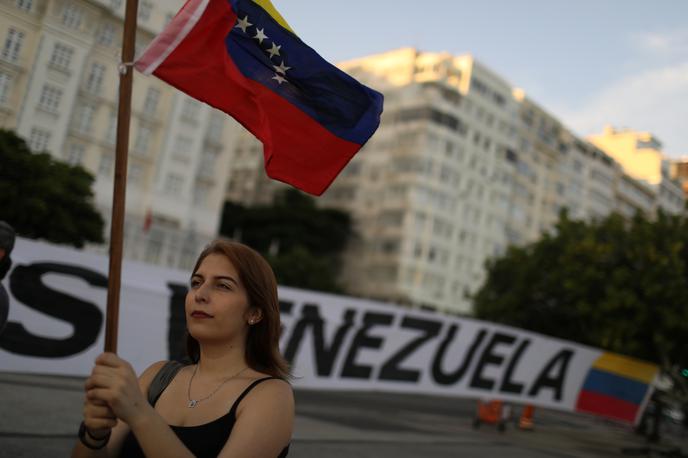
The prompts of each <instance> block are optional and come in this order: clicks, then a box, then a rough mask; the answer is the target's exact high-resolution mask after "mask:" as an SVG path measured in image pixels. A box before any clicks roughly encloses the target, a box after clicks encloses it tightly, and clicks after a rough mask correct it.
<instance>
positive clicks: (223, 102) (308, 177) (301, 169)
mask: <svg viewBox="0 0 688 458" xmlns="http://www.w3.org/2000/svg"><path fill="white" fill-rule="evenodd" d="M235 20H236V14H235V13H234V12H233V11H232V9H231V7H230V5H229V2H212V1H211V2H210V3H209V5H208V8H207V9H206V11H205V13H204V14H203V16H202V18H201V20H200V21H199V23H198V24H197V25H196V27H194V28H193V29H192V30H191V31H190V33H189V35H188V36H187V37H186V39H184V40H183V41H182V42H181V43H179V45H178V46H177V48H176V49H175V50H174V51H173V52H172V53H171V54H170V55H169V57H168V58H167V59H165V61H164V63H163V64H162V65H161V66H160V67H158V68H157V69H156V70H155V71H154V74H155V75H156V76H158V77H159V78H161V79H163V80H165V81H167V82H168V83H170V84H172V85H174V86H175V87H177V88H178V89H180V90H182V91H184V92H186V93H187V94H189V95H191V96H192V97H195V98H198V99H199V100H203V101H204V102H206V103H208V104H209V105H212V106H214V107H215V108H218V109H220V110H222V111H224V112H225V113H228V114H230V115H231V116H233V117H234V118H235V119H236V120H237V121H239V122H240V123H241V124H242V125H243V126H244V127H246V128H247V129H248V130H249V131H251V133H253V135H255V136H256V137H258V138H259V139H260V140H261V141H262V142H263V145H264V147H265V150H264V151H265V153H264V154H265V168H266V171H267V173H268V175H269V176H270V177H272V178H274V179H277V180H280V181H285V182H288V183H290V184H292V185H295V186H297V187H298V188H301V189H302V190H304V191H306V192H309V193H311V194H315V195H320V194H322V193H323V191H324V190H325V189H327V187H328V186H329V185H330V183H331V182H332V181H333V180H334V179H335V178H336V176H337V174H338V173H339V171H340V170H341V169H342V167H344V166H345V165H346V164H347V163H348V162H349V160H350V159H351V158H352V157H353V155H354V154H356V152H357V151H358V149H360V145H357V144H355V143H352V142H349V141H346V140H343V139H341V138H339V137H337V136H336V135H334V134H332V133H331V132H329V131H328V130H327V129H325V128H324V127H322V126H321V125H320V124H319V123H318V122H316V121H315V120H314V119H313V118H311V117H310V116H308V115H307V114H305V113H304V112H303V111H301V110H300V109H298V108H297V107H295V106H294V105H292V104H290V103H289V102H288V101H287V100H285V99H283V98H282V97H280V96H279V95H277V94H276V93H274V92H273V91H271V90H270V89H268V88H266V87H265V86H263V85H261V84H260V83H257V82H255V81H253V80H250V79H248V78H246V77H244V76H243V75H242V74H241V72H240V71H239V70H238V68H237V67H236V65H235V64H234V62H233V61H232V60H231V59H230V57H229V55H228V53H227V51H226V49H225V48H224V47H225V37H226V36H227V34H228V33H229V32H230V30H231V28H232V26H233V24H234V22H235ZM199 71H200V73H199ZM200 74H202V80H199V75H200ZM285 121H287V122H285Z"/></svg>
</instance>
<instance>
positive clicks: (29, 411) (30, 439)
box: [0, 373, 688, 458]
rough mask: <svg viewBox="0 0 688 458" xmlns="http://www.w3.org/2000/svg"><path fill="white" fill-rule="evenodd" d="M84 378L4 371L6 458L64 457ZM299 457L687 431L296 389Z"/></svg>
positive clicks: (544, 445)
mask: <svg viewBox="0 0 688 458" xmlns="http://www.w3.org/2000/svg"><path fill="white" fill-rule="evenodd" d="M82 386H83V381H82V379H80V378H71V377H55V376H37V375H25V374H9V373H0V397H1V399H2V400H3V401H2V408H0V458H10V457H11V458H18V457H30V458H36V457H63V456H69V450H70V449H71V447H72V444H73V443H74V440H75V431H76V428H77V425H78V424H79V421H80V419H81V418H80V417H81V412H80V411H81V404H82V391H81V390H82ZM296 400H297V418H296V428H295V434H294V440H293V442H292V446H291V453H290V457H291V456H293V457H297V458H299V457H301V458H310V457H318V458H320V457H333V458H340V457H363V458H367V457H371V458H372V457H376V458H377V457H382V458H384V457H394V458H407V457H408V458H410V457H439V458H444V457H480V458H485V457H514V458H526V457H528V458H531V457H532V458H540V457H561V458H574V457H613V456H631V455H630V452H631V451H632V450H629V451H628V452H629V453H626V454H625V455H624V454H623V453H622V449H624V448H627V449H635V450H636V451H637V452H638V453H637V454H635V456H678V455H660V454H659V453H658V452H659V451H660V450H663V451H666V450H668V449H670V448H675V447H682V450H683V452H684V453H686V454H687V455H688V437H686V436H688V434H682V435H681V432H680V431H679V430H678V428H676V429H675V430H671V431H667V433H666V434H665V438H664V439H663V441H662V443H660V444H659V445H658V446H654V448H653V449H654V451H655V453H652V454H648V453H640V452H641V451H642V450H641V449H642V448H643V447H646V444H645V442H644V441H643V440H642V439H641V438H639V437H638V436H636V435H634V434H633V433H632V432H631V431H630V429H629V428H627V427H625V426H621V425H618V424H614V423H611V422H607V421H604V420H600V419H597V418H594V417H588V416H583V415H575V414H567V413H561V412H554V411H543V410H538V411H537V413H536V420H537V425H538V426H537V429H536V430H535V431H532V432H525V431H519V430H517V429H515V428H514V427H513V426H512V425H509V427H508V428H507V431H506V432H504V433H499V432H498V431H497V430H496V429H495V428H494V427H492V426H487V425H483V426H482V427H481V428H480V429H478V430H474V429H473V428H472V426H471V422H472V417H473V412H474V406H475V403H474V401H471V400H465V399H446V398H438V397H431V396H410V395H398V394H386V393H330V392H320V391H297V392H296Z"/></svg>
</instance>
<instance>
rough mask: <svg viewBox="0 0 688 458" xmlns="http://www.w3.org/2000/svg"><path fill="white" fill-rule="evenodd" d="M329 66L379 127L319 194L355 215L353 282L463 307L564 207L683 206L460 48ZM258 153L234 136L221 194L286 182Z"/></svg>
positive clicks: (398, 298) (421, 301) (427, 303)
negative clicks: (374, 108) (497, 264)
mask: <svg viewBox="0 0 688 458" xmlns="http://www.w3.org/2000/svg"><path fill="white" fill-rule="evenodd" d="M340 67H341V68H342V69H343V70H345V71H346V72H347V73H349V74H351V75H352V76H354V77H355V78H357V79H359V80H360V81H362V82H364V83H365V84H368V85H370V86H372V87H374V88H376V89H377V90H380V91H381V92H383V94H384V95H385V109H384V113H383V115H382V122H381V125H380V128H379V130H378V131H377V133H376V134H375V135H374V136H373V137H372V138H371V140H370V141H369V142H368V143H367V144H366V145H365V147H364V148H363V149H362V150H361V152H359V154H357V155H356V156H355V157H354V158H353V159H352V161H351V162H350V163H349V164H348V165H347V167H346V168H345V169H344V170H343V171H342V173H341V175H340V176H339V177H338V178H337V179H336V180H335V182H334V183H333V184H332V186H331V187H330V189H328V190H327V191H326V192H325V194H323V196H321V197H320V198H319V199H318V203H319V205H322V206H329V207H336V208H340V209H343V210H346V211H348V212H350V213H351V214H352V215H353V216H354V221H355V227H356V231H357V233H358V237H357V238H356V239H355V240H354V242H353V243H352V245H351V246H350V247H349V249H348V252H347V255H346V259H345V265H344V269H343V272H342V278H341V280H342V281H343V283H344V284H345V286H346V288H347V289H348V290H349V291H350V292H352V293H354V294H358V295H361V296H365V297H370V298H376V299H383V300H389V301H394V302H396V303H398V304H401V305H406V306H411V307H421V308H427V309H433V310H442V311H446V312H453V313H467V312H469V311H470V307H471V303H470V299H469V296H470V294H471V293H473V292H475V291H476V289H477V288H479V287H480V285H481V283H482V282H483V280H484V275H485V272H484V263H485V261H486V260H487V259H489V258H491V257H493V256H499V255H500V254H502V253H503V252H504V251H505V249H506V247H507V246H509V245H519V244H524V243H529V242H533V241H535V240H537V239H538V238H539V237H541V235H542V233H543V232H545V231H551V230H552V229H553V226H554V224H555V223H556V221H557V220H558V219H559V215H560V213H561V211H562V210H566V211H567V212H568V214H569V216H570V217H571V218H576V219H595V218H602V217H604V216H606V215H608V214H609V213H611V212H613V211H618V212H620V213H622V214H624V215H627V216H631V215H633V214H635V212H637V211H641V212H644V213H646V214H648V215H652V214H653V213H654V212H655V211H656V209H657V208H659V207H662V208H666V209H669V210H670V211H671V212H678V211H680V210H679V207H681V208H682V205H683V203H682V202H683V201H680V202H679V200H677V196H676V192H675V190H676V183H675V182H673V181H671V180H668V181H667V180H663V179H660V181H659V183H661V186H657V185H652V184H651V183H648V182H647V181H646V180H643V177H641V176H639V175H637V174H634V173H633V170H629V169H627V168H626V167H624V165H623V163H622V162H621V161H619V160H617V156H616V155H613V154H612V152H610V151H609V149H608V148H606V147H602V146H603V145H597V144H595V143H593V142H588V141H586V140H583V139H580V138H577V137H576V136H575V135H574V134H573V133H572V132H571V131H570V130H569V129H567V128H566V127H565V126H564V125H563V124H562V122H561V121H560V120H558V119H557V118H556V117H555V116H554V115H552V114H551V113H548V112H547V111H546V110H545V109H544V108H542V107H540V106H539V105H538V104H537V103H535V102H534V101H533V100H531V99H530V98H529V97H528V96H527V95H526V94H525V92H524V91H523V90H520V89H515V88H513V87H512V86H511V85H510V84H509V83H507V82H506V81H504V80H503V79H502V78H501V77H500V76H499V75H496V74H495V73H494V72H492V71H491V70H489V69H488V68H486V67H485V66H484V65H482V64H481V63H480V62H477V61H476V60H475V59H474V58H473V57H472V56H470V55H463V56H453V55H450V54H447V53H426V52H419V51H418V50H415V49H411V48H404V49H399V50H394V51H389V52H386V53H382V54H378V55H374V56H368V57H364V58H361V59H355V60H352V61H349V62H344V63H341V64H340ZM261 151H262V148H261V146H260V144H259V143H258V142H257V141H256V140H255V139H253V138H252V137H251V136H250V135H248V134H242V135H240V136H239V140H238V142H237V147H236V150H235V151H234V155H233V159H232V165H233V167H232V171H231V173H230V180H229V183H228V188H227V198H228V200H232V201H236V202H243V203H245V204H256V203H262V204H264V203H268V202H269V201H270V200H271V199H272V197H273V195H274V193H275V192H276V191H277V190H279V189H282V188H283V187H284V186H285V185H283V184H281V183H278V182H274V181H270V180H268V179H267V178H265V174H264V172H263V170H262V168H263V158H262V154H260V152H261ZM654 164H655V165H658V166H661V167H664V169H666V166H665V165H661V164H663V163H662V162H661V161H660V162H655V163H654ZM640 169H642V170H644V167H640ZM663 173H665V172H662V171H661V170H659V171H658V174H659V177H660V178H661V177H662V176H663V175H662V174H663ZM668 193H670V194H671V196H672V198H671V199H669V198H666V196H665V194H668Z"/></svg>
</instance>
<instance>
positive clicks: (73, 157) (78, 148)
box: [65, 143, 84, 165]
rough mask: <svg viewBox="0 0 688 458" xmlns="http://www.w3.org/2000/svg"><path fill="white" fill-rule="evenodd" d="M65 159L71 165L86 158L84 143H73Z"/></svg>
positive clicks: (77, 163) (79, 162)
mask: <svg viewBox="0 0 688 458" xmlns="http://www.w3.org/2000/svg"><path fill="white" fill-rule="evenodd" d="M65 160H66V161H67V163H68V164H69V165H79V164H81V162H82V161H83V160H84V145H82V144H81V143H72V144H71V145H69V149H68V150H67V155H66V156H65Z"/></svg>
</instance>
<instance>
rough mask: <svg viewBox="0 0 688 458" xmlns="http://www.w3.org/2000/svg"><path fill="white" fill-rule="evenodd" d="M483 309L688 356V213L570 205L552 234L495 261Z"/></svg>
mask: <svg viewBox="0 0 688 458" xmlns="http://www.w3.org/2000/svg"><path fill="white" fill-rule="evenodd" d="M473 299H474V301H475V302H474V305H475V313H476V315H477V316H478V317H479V318H482V319H487V320H491V321H496V322H500V323H505V324H510V325H513V326H517V327H521V328H525V329H530V330H532V331H536V332H541V333H544V334H548V335H551V336H555V337H560V338H563V339H568V340H573V341H576V342H580V343H583V344H588V345H593V346H596V347H601V348H604V349H606V350H609V351H613V352H617V353H621V354H626V355H630V356H635V357H638V358H642V359H646V360H650V361H654V362H656V363H659V364H662V365H663V366H664V367H669V366H670V365H671V364H672V363H673V364H682V365H683V366H685V365H686V364H688V220H687V219H686V218H685V217H682V216H669V215H666V214H664V213H660V214H659V215H658V216H657V218H656V219H655V220H653V221H650V220H648V219H646V218H645V217H643V216H640V215H637V216H636V217H634V218H633V219H632V220H630V221H628V220H625V219H624V218H623V217H621V216H620V215H617V214H613V215H610V216H609V217H607V218H605V219H603V220H600V221H597V222H594V223H584V222H581V221H572V220H570V219H569V218H568V217H567V215H566V214H565V213H564V214H562V216H561V219H560V221H559V223H558V224H557V226H556V230H555V232H554V234H548V235H545V236H544V237H543V238H542V239H541V240H539V241H538V242H536V243H534V244H531V245H529V246H525V247H520V248H510V249H509V250H508V252H507V253H506V255H505V256H504V257H502V258H500V259H495V260H492V261H489V262H488V263H487V279H486V282H485V284H484V285H483V287H482V288H481V289H480V290H479V291H478V292H477V293H476V295H475V296H474V298H473Z"/></svg>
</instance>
